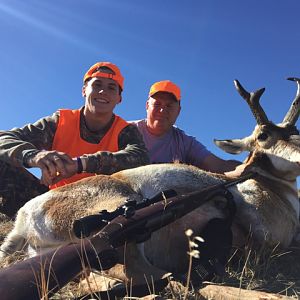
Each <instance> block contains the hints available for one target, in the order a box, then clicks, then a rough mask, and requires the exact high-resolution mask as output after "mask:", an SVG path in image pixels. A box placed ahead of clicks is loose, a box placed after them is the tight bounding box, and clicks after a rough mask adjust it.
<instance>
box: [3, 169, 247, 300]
mask: <svg viewBox="0 0 300 300" xmlns="http://www.w3.org/2000/svg"><path fill="white" fill-rule="evenodd" d="M251 177H253V173H251V174H248V175H245V176H243V177H240V178H238V179H235V180H231V181H229V182H226V183H221V184H216V185H213V186H210V187H207V188H204V189H202V190H200V191H195V192H191V193H188V194H184V195H178V196H173V197H170V198H166V199H164V200H161V201H152V202H154V203H152V204H151V205H150V206H146V207H143V208H139V209H137V210H134V212H131V213H130V214H129V215H126V214H125V215H124V214H120V213H118V216H117V217H115V218H114V219H112V220H111V221H109V223H108V224H107V225H105V226H104V228H102V229H101V230H100V232H98V233H97V234H96V235H94V236H93V237H92V238H91V239H87V238H85V239H83V240H82V243H77V244H70V245H66V246H62V247H60V248H58V249H56V250H54V251H49V252H47V253H44V254H41V255H38V256H35V257H32V258H29V259H26V260H24V261H22V262H18V263H15V264H14V265H12V266H9V267H7V268H4V269H2V270H1V271H0V295H1V299H2V300H6V299H7V300H8V299H14V300H19V299H31V300H35V299H41V298H43V297H45V298H47V296H48V297H50V296H51V295H53V294H54V293H55V292H57V291H58V290H59V289H60V288H62V287H63V286H64V285H65V284H66V283H68V282H69V281H71V280H72V279H73V278H75V277H76V276H77V275H78V274H79V273H80V272H81V271H83V270H84V269H85V267H86V266H89V267H90V268H94V269H101V270H107V269H110V268H111V267H113V266H114V265H115V264H117V263H118V261H119V260H118V254H117V251H116V248H117V247H120V246H122V245H124V244H125V242H137V243H140V242H143V241H146V240H147V239H149V238H150V237H151V233H152V232H154V231H157V230H158V229H160V228H162V227H164V226H166V225H168V224H170V223H171V222H174V221H175V220H177V219H179V218H181V217H183V216H185V215H186V214H188V213H189V212H191V211H193V210H194V209H196V208H198V207H200V206H201V205H203V204H204V203H206V202H208V201H209V200H211V199H213V198H214V197H217V196H221V197H224V198H226V199H227V203H228V205H229V206H232V205H234V203H233V200H232V198H233V196H232V194H231V193H230V192H229V191H228V190H227V188H228V187H230V186H232V185H235V184H237V183H239V182H242V181H245V180H247V179H249V178H251ZM117 210H118V211H119V212H120V211H121V210H120V209H117ZM125 210H126V208H125ZM100 215H101V214H100ZM100 224H101V225H100V226H103V224H106V221H105V220H104V221H103V220H102V221H101V222H100ZM75 227H76V226H75ZM45 298H44V299H45Z"/></svg>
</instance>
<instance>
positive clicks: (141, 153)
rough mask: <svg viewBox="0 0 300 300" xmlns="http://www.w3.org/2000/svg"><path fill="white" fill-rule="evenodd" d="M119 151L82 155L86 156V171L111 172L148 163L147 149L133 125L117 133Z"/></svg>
mask: <svg viewBox="0 0 300 300" xmlns="http://www.w3.org/2000/svg"><path fill="white" fill-rule="evenodd" d="M118 142H119V149H120V150H119V151H117V152H109V151H99V152H97V153H94V154H89V155H84V156H85V157H87V158H88V160H87V168H86V172H88V173H97V174H107V175H109V174H113V173H115V172H117V171H120V170H123V169H129V168H135V167H138V166H142V165H146V164H149V163H150V161H149V156H148V150H147V148H146V146H145V144H144V141H143V138H142V136H141V134H140V132H139V131H138V129H137V128H136V127H135V126H134V125H131V124H130V125H128V126H127V127H125V128H124V129H123V130H122V131H121V133H120V135H119V141H118Z"/></svg>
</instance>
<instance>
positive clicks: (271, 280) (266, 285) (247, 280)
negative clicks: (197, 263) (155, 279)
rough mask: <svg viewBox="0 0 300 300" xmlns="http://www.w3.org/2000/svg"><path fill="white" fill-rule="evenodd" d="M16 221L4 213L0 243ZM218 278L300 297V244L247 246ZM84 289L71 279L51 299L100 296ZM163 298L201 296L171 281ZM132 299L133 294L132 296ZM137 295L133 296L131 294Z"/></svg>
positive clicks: (18, 257) (10, 259)
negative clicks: (267, 247) (269, 247)
mask: <svg viewBox="0 0 300 300" xmlns="http://www.w3.org/2000/svg"><path fill="white" fill-rule="evenodd" d="M12 225H13V222H12V221H10V220H8V219H7V218H5V217H4V216H1V215H0V226H1V227H0V228H1V229H0V243H1V242H2V240H3V239H4V237H5V236H6V234H7V233H8V232H9V231H10V230H11V228H12ZM22 259H24V254H23V253H21V252H19V253H16V254H14V255H12V256H10V257H8V258H7V259H5V261H4V262H2V263H1V264H0V268H3V267H4V266H7V265H9V264H11V263H14V262H16V261H19V260H22ZM214 282H216V283H218V284H222V285H228V286H232V287H240V288H243V289H250V290H260V291H266V292H272V293H280V294H282V295H285V296H291V297H294V298H295V299H299V298H300V247H299V246H298V247H297V246H294V247H291V248H289V249H287V250H285V251H280V250H278V249H274V250H273V251H272V252H271V253H266V252H264V251H260V252H254V251H251V250H249V249H247V248H245V249H243V250H237V251H235V252H234V253H233V255H232V257H231V259H230V261H229V264H228V267H227V274H226V276H225V277H224V278H215V279H214ZM82 295H83V291H82V289H81V287H80V284H79V283H78V282H70V283H69V284H68V285H66V286H65V287H64V288H63V289H61V290H60V291H59V293H57V294H55V295H54V296H53V297H52V298H51V299H55V300H58V299H64V300H65V299H100V298H99V297H97V296H96V295H93V296H92V295H90V296H89V297H82ZM160 297H161V298H162V299H182V300H183V299H199V296H198V294H197V292H196V291H195V290H192V289H189V291H188V293H186V289H185V287H184V286H183V285H181V284H180V283H176V282H171V283H170V284H169V285H168V287H167V288H165V289H164V291H163V292H162V293H161V294H160ZM129 299H130V297H129ZM131 299H133V298H131Z"/></svg>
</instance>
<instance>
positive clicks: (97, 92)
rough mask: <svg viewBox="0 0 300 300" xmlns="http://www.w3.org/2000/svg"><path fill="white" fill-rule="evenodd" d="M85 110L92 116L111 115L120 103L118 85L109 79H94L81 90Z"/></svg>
mask: <svg viewBox="0 0 300 300" xmlns="http://www.w3.org/2000/svg"><path fill="white" fill-rule="evenodd" d="M82 95H83V96H84V97H85V109H87V110H88V111H89V112H90V113H92V114H105V113H112V112H113V110H114V108H115V106H116V105H117V104H118V103H119V102H120V101H121V95H120V93H119V85H118V83H117V82H116V81H114V80H113V79H111V78H104V77H94V78H92V79H91V80H89V81H88V82H87V83H86V84H85V86H84V87H83V89H82Z"/></svg>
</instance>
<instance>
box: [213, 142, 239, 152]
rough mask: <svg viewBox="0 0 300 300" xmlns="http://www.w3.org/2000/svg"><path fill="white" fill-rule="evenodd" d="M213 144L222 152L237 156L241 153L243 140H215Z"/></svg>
mask: <svg viewBox="0 0 300 300" xmlns="http://www.w3.org/2000/svg"><path fill="white" fill-rule="evenodd" d="M214 143H215V144H216V145H217V146H218V147H219V148H221V149H222V150H224V151H225V152H227V153H230V154H239V153H241V152H243V151H244V150H245V149H244V147H245V146H244V143H243V140H239V139H235V140H216V139H214Z"/></svg>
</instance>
